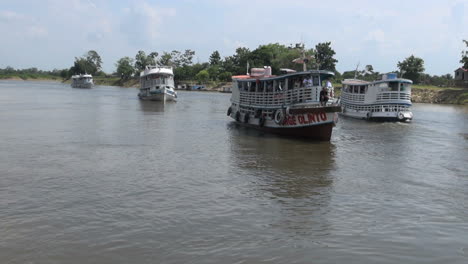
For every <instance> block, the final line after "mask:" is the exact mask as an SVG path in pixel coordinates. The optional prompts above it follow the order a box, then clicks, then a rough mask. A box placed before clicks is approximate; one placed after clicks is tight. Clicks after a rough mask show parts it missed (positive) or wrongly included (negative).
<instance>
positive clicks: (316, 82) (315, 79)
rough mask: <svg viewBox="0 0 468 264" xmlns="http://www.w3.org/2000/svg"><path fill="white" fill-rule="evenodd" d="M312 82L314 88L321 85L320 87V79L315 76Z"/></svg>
mask: <svg viewBox="0 0 468 264" xmlns="http://www.w3.org/2000/svg"><path fill="white" fill-rule="evenodd" d="M312 82H313V85H314V86H319V85H320V82H319V77H318V76H314V77H313V80H312Z"/></svg>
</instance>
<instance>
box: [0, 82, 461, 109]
mask: <svg viewBox="0 0 468 264" xmlns="http://www.w3.org/2000/svg"><path fill="white" fill-rule="evenodd" d="M2 80H4V81H24V82H57V83H70V80H60V79H52V78H36V79H33V78H31V79H29V78H28V79H22V78H20V77H8V78H4V79H0V81H2ZM95 84H96V85H105V86H116V87H125V88H138V84H139V81H138V80H137V79H130V80H127V81H124V82H122V81H121V80H120V79H117V78H99V77H98V78H95ZM335 88H336V89H337V90H338V91H340V90H341V87H335ZM183 91H185V90H183ZM187 91H191V90H187ZM197 92H198V91H197ZM200 92H217V89H215V88H212V89H207V90H200ZM338 93H339V92H338ZM411 93H412V95H411V97H412V100H411V101H412V102H413V103H428V104H455V105H468V89H465V88H454V87H447V88H440V87H436V86H422V85H414V86H413V88H412V91H411Z"/></svg>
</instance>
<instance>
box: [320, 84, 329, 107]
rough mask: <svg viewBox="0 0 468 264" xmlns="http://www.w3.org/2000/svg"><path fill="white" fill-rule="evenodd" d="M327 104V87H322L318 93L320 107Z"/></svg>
mask: <svg viewBox="0 0 468 264" xmlns="http://www.w3.org/2000/svg"><path fill="white" fill-rule="evenodd" d="M327 102H328V91H327V87H325V86H324V87H323V88H322V91H320V105H327Z"/></svg>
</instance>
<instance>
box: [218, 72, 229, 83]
mask: <svg viewBox="0 0 468 264" xmlns="http://www.w3.org/2000/svg"><path fill="white" fill-rule="evenodd" d="M218 78H219V80H221V81H223V82H230V81H231V80H232V79H231V78H232V73H230V72H223V73H221V74H219V75H218Z"/></svg>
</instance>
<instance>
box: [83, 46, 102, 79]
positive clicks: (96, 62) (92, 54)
mask: <svg viewBox="0 0 468 264" xmlns="http://www.w3.org/2000/svg"><path fill="white" fill-rule="evenodd" d="M85 57H86V61H87V62H88V63H89V64H91V65H93V67H92V68H95V69H96V71H94V72H90V73H91V74H95V73H96V72H98V71H100V70H101V65H102V59H101V56H99V54H98V53H97V52H96V51H95V50H90V51H88V53H86V54H85Z"/></svg>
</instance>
